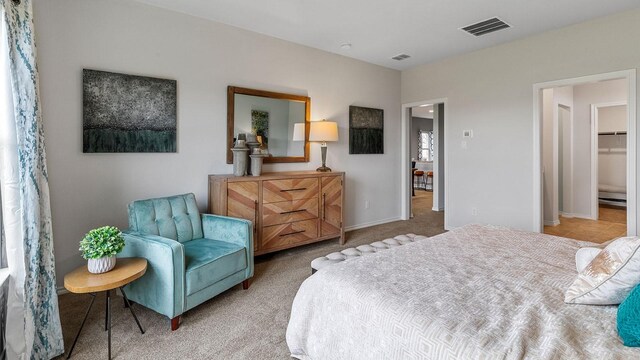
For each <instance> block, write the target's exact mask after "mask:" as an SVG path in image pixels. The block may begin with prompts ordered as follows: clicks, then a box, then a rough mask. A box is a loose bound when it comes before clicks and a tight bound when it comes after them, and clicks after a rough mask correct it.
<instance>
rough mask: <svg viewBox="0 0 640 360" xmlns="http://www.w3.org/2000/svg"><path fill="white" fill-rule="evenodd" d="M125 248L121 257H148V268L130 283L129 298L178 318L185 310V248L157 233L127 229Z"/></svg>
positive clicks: (127, 287)
mask: <svg viewBox="0 0 640 360" xmlns="http://www.w3.org/2000/svg"><path fill="white" fill-rule="evenodd" d="M122 235H123V236H124V241H125V247H124V249H123V251H122V252H121V253H120V254H118V257H142V258H145V259H147V262H148V265H147V271H146V273H145V274H144V276H142V277H141V278H140V279H138V280H136V281H134V282H132V283H131V284H129V285H127V286H126V288H125V289H126V292H127V297H129V298H130V299H131V300H133V301H135V302H137V303H139V304H141V305H143V306H145V307H147V308H150V309H152V310H154V311H156V312H158V313H160V314H163V315H165V316H168V317H169V318H171V319H172V318H174V317H176V316H178V315H180V314H182V313H183V312H184V307H185V305H184V304H185V299H184V297H185V292H184V286H185V285H184V273H185V259H184V247H183V245H182V244H181V243H179V242H178V241H175V240H173V239H167V238H164V237H161V236H156V235H147V234H141V233H138V232H132V231H125V232H123V234H122Z"/></svg>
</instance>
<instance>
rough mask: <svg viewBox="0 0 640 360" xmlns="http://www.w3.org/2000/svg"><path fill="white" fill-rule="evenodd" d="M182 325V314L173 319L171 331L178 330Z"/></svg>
mask: <svg viewBox="0 0 640 360" xmlns="http://www.w3.org/2000/svg"><path fill="white" fill-rule="evenodd" d="M179 327H180V315H178V316H176V317H174V318H173V319H171V331H176V330H178V328H179Z"/></svg>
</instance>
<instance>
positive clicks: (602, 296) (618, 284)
mask: <svg viewBox="0 0 640 360" xmlns="http://www.w3.org/2000/svg"><path fill="white" fill-rule="evenodd" d="M639 249H640V238H638V237H623V238H619V239H616V240H615V241H613V242H612V243H610V244H609V245H608V246H607V247H606V248H604V250H602V251H600V253H598V254H597V255H596V257H595V258H593V260H592V261H591V262H590V263H589V265H587V266H586V267H585V268H584V269H583V270H582V271H580V273H579V274H578V277H577V278H576V279H575V281H574V282H573V284H571V286H570V287H569V289H568V290H567V292H566V293H565V298H564V301H565V302H566V303H570V304H590V305H616V304H620V303H621V302H622V301H623V300H624V299H625V298H626V297H627V295H629V293H630V292H631V290H633V288H634V287H635V286H636V285H637V284H639V283H640V250H639ZM576 255H577V254H576ZM576 265H577V264H576Z"/></svg>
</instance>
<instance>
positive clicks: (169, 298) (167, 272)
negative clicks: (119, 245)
mask: <svg viewBox="0 0 640 360" xmlns="http://www.w3.org/2000/svg"><path fill="white" fill-rule="evenodd" d="M128 210H129V230H127V231H125V232H124V233H123V235H124V239H125V242H126V245H125V247H124V250H123V251H122V252H121V253H120V254H118V257H142V258H145V259H147V261H148V266H147V272H146V273H145V275H144V276H143V277H141V278H140V279H138V280H136V281H134V282H132V283H131V284H129V285H127V286H126V287H125V289H126V293H127V297H128V298H129V299H130V300H132V301H134V302H136V303H138V304H140V305H143V306H145V307H147V308H149V309H152V310H154V311H156V312H158V313H160V314H163V315H165V316H167V317H169V319H171V330H176V329H178V327H179V325H180V315H182V314H183V313H184V312H186V311H187V310H190V309H192V308H194V307H196V306H198V305H200V304H201V303H203V302H205V301H207V300H209V299H211V298H212V297H214V296H216V295H218V294H220V293H221V292H223V291H225V290H227V289H229V288H231V287H233V286H235V285H237V284H239V283H242V285H243V288H244V289H248V288H249V278H251V277H252V276H253V228H252V224H251V221H248V220H244V219H236V218H231V217H226V216H217V215H209V214H200V213H199V212H198V207H197V205H196V198H195V195H194V194H185V195H177V196H171V197H166V198H157V199H148V200H138V201H134V202H132V203H130V204H129V209H128Z"/></svg>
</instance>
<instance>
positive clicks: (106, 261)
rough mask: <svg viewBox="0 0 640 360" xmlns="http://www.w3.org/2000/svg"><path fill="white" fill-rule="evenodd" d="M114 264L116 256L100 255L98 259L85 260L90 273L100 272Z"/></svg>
mask: <svg viewBox="0 0 640 360" xmlns="http://www.w3.org/2000/svg"><path fill="white" fill-rule="evenodd" d="M115 266H116V257H115V256H111V257H101V258H100V259H89V260H87V269H88V270H89V272H90V273H92V274H102V273H106V272H107V271H109V270H111V269H113V268H114V267H115Z"/></svg>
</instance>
